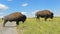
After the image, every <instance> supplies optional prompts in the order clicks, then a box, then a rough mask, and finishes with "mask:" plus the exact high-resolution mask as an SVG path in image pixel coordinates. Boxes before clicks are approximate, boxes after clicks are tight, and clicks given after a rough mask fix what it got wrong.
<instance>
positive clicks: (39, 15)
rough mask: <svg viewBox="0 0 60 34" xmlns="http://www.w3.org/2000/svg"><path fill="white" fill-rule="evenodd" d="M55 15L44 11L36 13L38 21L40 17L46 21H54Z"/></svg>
mask: <svg viewBox="0 0 60 34" xmlns="http://www.w3.org/2000/svg"><path fill="white" fill-rule="evenodd" d="M53 15H54V14H53V13H52V12H51V11H49V10H42V11H38V12H36V14H35V16H36V18H37V19H39V17H42V18H45V21H46V20H47V19H48V18H51V19H53Z"/></svg>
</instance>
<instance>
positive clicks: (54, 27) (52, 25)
mask: <svg viewBox="0 0 60 34" xmlns="http://www.w3.org/2000/svg"><path fill="white" fill-rule="evenodd" d="M0 22H2V20H0ZM19 24H20V25H19V26H17V31H18V33H19V34H60V17H54V18H53V19H48V20H47V21H44V18H41V19H40V21H36V19H35V18H27V20H26V22H25V23H22V22H20V23H19Z"/></svg>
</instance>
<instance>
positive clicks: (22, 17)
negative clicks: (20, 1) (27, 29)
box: [3, 12, 26, 26]
mask: <svg viewBox="0 0 60 34" xmlns="http://www.w3.org/2000/svg"><path fill="white" fill-rule="evenodd" d="M3 20H4V23H3V26H5V24H6V22H8V21H10V22H12V21H15V22H16V25H19V21H22V22H23V23H24V22H25V20H26V16H25V15H23V14H21V13H19V12H15V13H12V14H10V15H8V16H5V17H4V18H3Z"/></svg>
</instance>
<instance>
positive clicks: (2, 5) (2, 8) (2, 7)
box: [0, 4, 9, 10]
mask: <svg viewBox="0 0 60 34" xmlns="http://www.w3.org/2000/svg"><path fill="white" fill-rule="evenodd" d="M8 8H9V7H8V6H6V5H4V4H0V10H6V9H8Z"/></svg>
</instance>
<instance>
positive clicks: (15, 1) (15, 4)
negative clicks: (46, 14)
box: [0, 0, 60, 18]
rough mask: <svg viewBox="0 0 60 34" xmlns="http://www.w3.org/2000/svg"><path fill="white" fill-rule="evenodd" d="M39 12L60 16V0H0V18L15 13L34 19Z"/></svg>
mask: <svg viewBox="0 0 60 34" xmlns="http://www.w3.org/2000/svg"><path fill="white" fill-rule="evenodd" d="M39 10H50V11H51V12H53V13H54V16H60V0H0V18H1V17H4V16H6V15H9V14H11V13H14V12H21V13H22V14H25V15H26V16H27V17H34V15H35V12H36V11H39Z"/></svg>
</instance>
